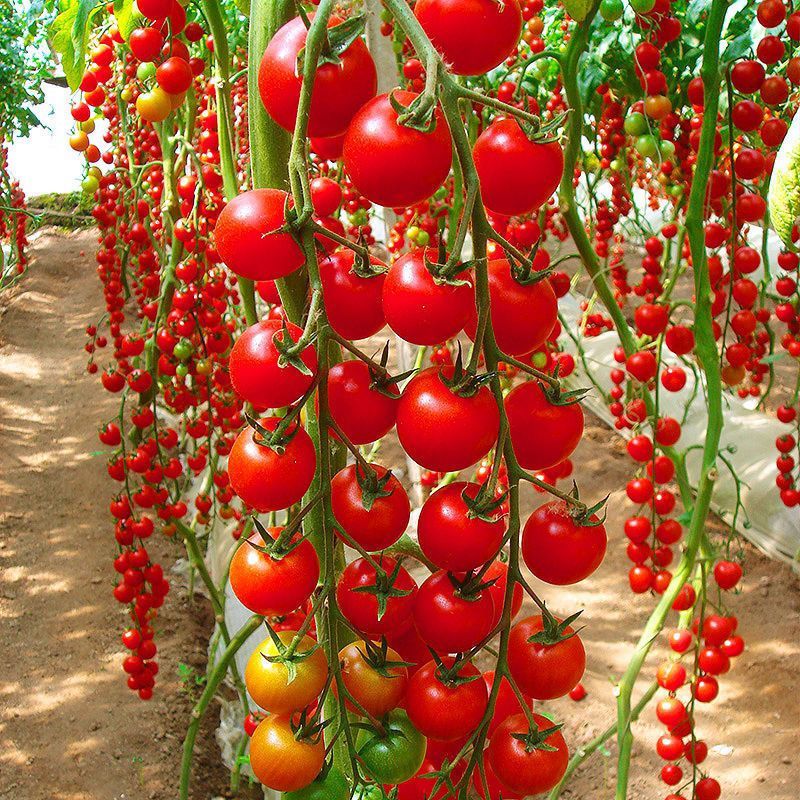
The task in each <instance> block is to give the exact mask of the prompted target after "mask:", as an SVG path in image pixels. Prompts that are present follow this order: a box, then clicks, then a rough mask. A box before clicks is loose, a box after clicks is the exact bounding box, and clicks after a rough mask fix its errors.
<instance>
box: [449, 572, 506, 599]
mask: <svg viewBox="0 0 800 800" xmlns="http://www.w3.org/2000/svg"><path fill="white" fill-rule="evenodd" d="M484 572H485V570H483V569H482V570H481V571H480V572H477V573H475V574H473V573H472V572H468V573H467V574H466V575H465V576H464V578H463V579H462V578H459V577H458V576H457V575H455V574H454V573H452V572H448V573H447V577H448V579H449V581H450V583H451V584H452V585H453V588H454V589H455V594H456V596H457V597H460V598H461V599H462V600H466V601H467V602H468V603H472V602H475V601H476V600H478V599H479V597H480V594H481V592H483V591H484V590H485V589H489V588H491V587H492V586H494V585H495V583H497V578H490V579H489V580H488V581H485V580H483V575H484Z"/></svg>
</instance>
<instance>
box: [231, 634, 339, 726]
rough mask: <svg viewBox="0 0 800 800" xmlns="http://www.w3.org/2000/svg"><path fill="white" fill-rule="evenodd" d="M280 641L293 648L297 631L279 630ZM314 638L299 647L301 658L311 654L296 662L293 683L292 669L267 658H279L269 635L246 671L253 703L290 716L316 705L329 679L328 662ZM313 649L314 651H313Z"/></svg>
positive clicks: (309, 638) (250, 659)
mask: <svg viewBox="0 0 800 800" xmlns="http://www.w3.org/2000/svg"><path fill="white" fill-rule="evenodd" d="M276 635H277V636H278V638H279V639H280V640H281V641H282V642H283V643H284V644H285V645H287V646H288V645H290V644H291V642H292V640H293V639H294V637H295V632H294V631H279V632H278V633H277V634H276ZM316 645H317V643H316V641H315V640H314V639H312V638H311V637H310V636H304V637H303V638H302V640H301V641H300V644H299V645H298V646H297V653H298V655H303V654H304V653H311V654H310V655H308V656H306V657H305V658H303V659H302V660H299V661H297V662H296V663H295V670H296V674H295V675H294V677H293V678H292V680H291V681H290V680H289V670H288V669H287V667H286V665H285V664H282V663H281V662H279V661H275V662H270V661H268V660H267V658H265V656H267V657H274V656H277V655H279V653H278V650H277V648H276V647H275V643H274V642H273V641H272V639H271V638H270V637H269V636H268V637H267V638H266V639H264V641H263V642H261V644H260V645H259V646H258V647H257V648H256V649H255V650H254V651H253V653H252V655H251V656H250V658H249V660H248V661H247V666H246V667H245V671H244V682H245V685H246V686H247V691H248V693H249V694H250V696H251V697H252V698H253V700H255V701H256V703H258V705H259V706H260V707H261V708H263V709H264V710H265V711H269V712H271V713H273V714H287V713H289V712H291V711H300V710H301V709H303V708H305V707H306V706H308V705H310V704H311V703H313V702H314V700H316V699H317V697H319V695H320V693H321V692H322V690H323V689H324V688H325V681H326V679H327V677H328V659H327V658H325V651H324V650H323V649H322V648H321V647H320V648H317V649H316V650H314V648H315V647H316ZM312 650H313V652H311V651H312Z"/></svg>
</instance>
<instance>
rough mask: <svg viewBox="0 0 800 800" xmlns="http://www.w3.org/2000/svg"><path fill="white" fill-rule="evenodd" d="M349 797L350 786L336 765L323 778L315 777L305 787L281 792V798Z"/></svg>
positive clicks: (324, 799)
mask: <svg viewBox="0 0 800 800" xmlns="http://www.w3.org/2000/svg"><path fill="white" fill-rule="evenodd" d="M349 798H350V786H349V784H348V783H347V780H346V778H345V777H344V775H342V773H341V771H340V770H339V769H337V768H336V767H331V768H330V770H329V771H328V773H327V774H326V775H325V777H324V778H317V779H316V780H315V781H314V782H313V783H310V784H309V785H308V786H306V787H305V789H298V790H297V791H296V792H284V793H283V800H349Z"/></svg>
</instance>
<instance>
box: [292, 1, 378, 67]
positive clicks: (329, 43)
mask: <svg viewBox="0 0 800 800" xmlns="http://www.w3.org/2000/svg"><path fill="white" fill-rule="evenodd" d="M297 9H298V11H299V13H300V16H301V17H302V19H303V24H304V25H305V26H306V30H308V28H309V27H310V26H311V21H310V20H309V18H308V15H307V14H306V12H305V11H304V10H303V9H302V8H301V7H300V5H299V4H298V6H297ZM366 24H367V16H366V14H356V15H354V16H352V17H349V18H348V19H346V20H344V21H342V22H339V23H338V24H336V25H332V26H331V27H330V28H328V29H327V34H326V36H325V42H324V43H323V45H322V52H321V53H320V57H319V66H322V65H323V64H340V63H341V61H342V59H341V56H342V54H343V53H344V51H345V50H347V48H348V47H350V45H351V44H353V42H354V41H355V40H356V39H358V37H359V36H361V34H362V33H364V28H365V27H366ZM305 53H306V48H305V47H301V48H300V51H299V52H298V54H297V67H296V68H297V74H298V75H302V74H303V64H304V61H305Z"/></svg>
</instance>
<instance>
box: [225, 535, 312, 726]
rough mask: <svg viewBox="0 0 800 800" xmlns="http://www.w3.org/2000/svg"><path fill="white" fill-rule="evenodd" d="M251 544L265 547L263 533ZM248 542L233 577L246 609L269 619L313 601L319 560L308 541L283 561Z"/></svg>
mask: <svg viewBox="0 0 800 800" xmlns="http://www.w3.org/2000/svg"><path fill="white" fill-rule="evenodd" d="M281 531H282V528H268V529H267V532H268V533H269V535H270V536H271V537H272V538H273V539H277V538H278V536H279V535H280V533H281ZM297 536H298V534H295V537H297ZM247 542H252V543H253V544H255V545H258V546H259V547H263V546H264V540H263V539H262V538H261V534H259V533H253V534H252V535H251V536H250V537H249V538H248V539H247ZM247 542H242V543H241V544H240V545H239V547H238V549H237V550H236V552H235V553H234V554H233V558H232V559H231V567H230V577H229V579H230V583H231V589H233V593H234V594H235V595H236V597H237V598H238V599H239V602H241V604H242V605H243V606H245V607H246V608H248V609H250V611H252V612H254V613H256V614H261V615H262V616H265V617H274V616H282V615H284V614H288V613H289V612H290V611H294V610H295V609H296V608H299V607H300V606H301V605H302V604H303V603H305V601H306V600H308V598H309V597H311V593H312V592H313V591H314V589H315V588H316V586H317V581H318V580H319V559H318V558H317V553H316V550H314V547H313V545H312V544H311V542H310V541H308V539H306V540H305V541H303V542H301V543H300V544H299V545H298V546H297V547H295V548H294V549H293V550H291V551H290V552H289V553H287V554H286V555H284V556H283V557H282V558H273V557H272V556H271V555H269V554H267V553H262V552H261V551H260V550H256V548H255V547H250V545H249V544H247ZM267 710H270V709H267Z"/></svg>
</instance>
